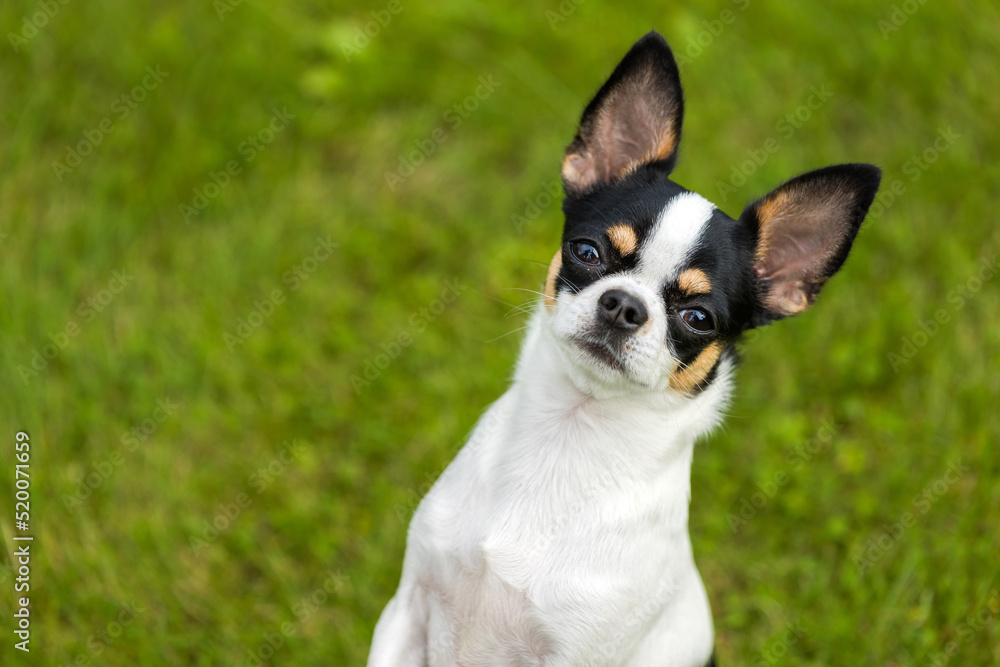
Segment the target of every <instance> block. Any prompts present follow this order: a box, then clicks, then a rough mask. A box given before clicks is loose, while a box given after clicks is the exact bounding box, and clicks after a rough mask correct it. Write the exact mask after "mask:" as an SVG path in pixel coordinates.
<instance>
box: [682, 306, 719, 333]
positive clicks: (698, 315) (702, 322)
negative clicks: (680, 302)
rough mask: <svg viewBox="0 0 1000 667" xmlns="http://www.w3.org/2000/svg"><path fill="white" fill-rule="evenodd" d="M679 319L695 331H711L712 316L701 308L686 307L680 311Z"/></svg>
mask: <svg viewBox="0 0 1000 667" xmlns="http://www.w3.org/2000/svg"><path fill="white" fill-rule="evenodd" d="M680 316H681V320H682V321H683V322H684V324H686V325H687V327H688V329H690V330H691V331H694V332H695V333H710V332H711V331H713V325H712V316H711V315H709V314H708V313H706V312H705V311H704V310H702V309H701V308H686V309H684V310H682V311H681V312H680Z"/></svg>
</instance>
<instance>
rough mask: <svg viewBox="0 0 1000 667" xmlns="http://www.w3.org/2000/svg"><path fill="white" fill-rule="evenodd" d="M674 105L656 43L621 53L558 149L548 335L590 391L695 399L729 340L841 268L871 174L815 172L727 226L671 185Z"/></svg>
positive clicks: (676, 138) (869, 169) (676, 129)
mask: <svg viewBox="0 0 1000 667" xmlns="http://www.w3.org/2000/svg"><path fill="white" fill-rule="evenodd" d="M682 116H683V98H682V95H681V87H680V79H679V77H678V72H677V65H676V63H675V62H674V59H673V55H672V54H671V52H670V49H669V47H668V46H667V44H666V42H665V41H664V40H663V38H662V37H660V36H659V35H658V34H656V33H650V34H649V35H646V36H645V37H643V38H642V39H641V40H640V41H639V42H637V43H636V44H635V46H633V47H632V49H631V50H630V51H629V53H628V54H627V55H626V56H625V58H624V59H623V60H622V62H621V63H620V64H619V65H618V67H617V68H616V69H615V71H614V73H613V74H612V75H611V78H610V79H609V80H608V81H607V83H605V84H604V86H603V87H602V88H601V89H600V91H599V92H598V93H597V95H596V96H595V98H594V99H593V100H592V101H591V103H590V104H589V105H588V106H587V108H586V110H585V111H584V114H583V118H582V120H581V123H580V129H579V132H578V134H577V136H576V138H575V139H574V140H573V143H571V144H570V146H569V148H568V149H567V150H566V156H565V158H564V160H563V169H562V178H563V185H564V187H565V190H566V200H565V202H564V204H563V211H564V213H565V216H566V224H565V228H564V230H563V243H562V246H561V248H560V250H559V251H558V252H557V253H556V256H555V258H554V259H553V261H552V264H551V266H550V268H549V276H548V280H547V281H546V287H545V303H546V308H547V309H548V310H549V312H550V322H551V331H552V333H553V334H554V336H555V338H556V340H557V341H558V342H559V345H560V347H561V348H562V350H563V351H564V352H565V353H566V356H567V358H568V359H569V360H570V363H571V364H572V365H573V368H574V370H575V371H577V372H578V373H579V374H581V375H582V376H583V377H585V378H586V379H587V381H588V382H589V383H597V384H598V385H603V386H608V387H622V388H628V387H634V386H639V387H643V388H646V389H650V390H654V391H660V390H664V391H672V392H675V393H677V394H679V395H682V396H693V395H696V394H697V393H699V392H700V391H702V390H703V389H705V388H706V387H707V386H709V385H710V384H711V382H712V380H713V379H714V377H715V373H716V370H717V369H718V368H719V365H720V363H721V362H722V360H723V359H724V358H725V357H726V356H728V355H730V354H733V352H732V345H733V343H734V341H735V340H736V339H737V338H738V336H739V335H740V334H741V333H742V332H744V331H746V330H747V329H750V328H752V327H755V326H759V325H762V324H765V323H767V322H770V321H772V320H775V319H780V318H782V317H787V316H790V315H794V314H796V313H799V312H802V311H803V310H805V309H806V308H808V307H809V306H810V305H812V303H813V301H814V300H815V298H816V295H817V294H818V293H819V290H820V288H821V287H822V286H823V284H824V283H825V282H826V280H827V279H829V278H830V276H832V275H833V274H834V273H835V272H836V271H837V270H838V269H839V268H840V266H841V265H842V264H843V262H844V260H845V259H846V258H847V253H848V252H849V250H850V248H851V244H852V242H853V241H854V237H855V235H856V234H857V230H858V228H859V226H860V225H861V222H862V220H863V219H864V216H865V214H866V213H867V211H868V207H869V206H870V205H871V203H872V200H873V199H874V197H875V193H876V191H877V190H878V184H879V180H880V172H879V170H878V169H877V168H875V167H873V166H871V165H864V164H848V165H840V166H836V167H827V168H826V169H820V170H817V171H813V172H810V173H807V174H804V175H802V176H799V177H797V178H794V179H792V180H791V181H789V182H787V183H785V184H784V185H782V186H781V187H779V188H777V189H776V190H774V191H773V192H771V193H770V194H768V195H767V196H765V197H763V198H762V199H760V200H759V201H757V202H755V203H753V204H751V205H749V206H748V207H747V208H746V210H745V211H744V212H743V214H742V215H741V216H740V218H739V219H737V220H734V219H733V218H730V217H729V216H727V215H726V214H725V213H723V212H722V211H720V210H719V209H718V208H716V207H715V206H714V205H713V204H712V203H710V202H709V201H707V200H706V199H705V198H703V197H701V196H700V195H698V194H697V193H694V192H690V191H688V190H686V189H684V188H683V187H681V186H680V185H678V184H676V183H674V182H673V181H671V180H670V178H669V175H670V172H671V170H672V169H673V166H674V164H675V162H676V158H677V147H678V145H679V143H680V135H681V120H682Z"/></svg>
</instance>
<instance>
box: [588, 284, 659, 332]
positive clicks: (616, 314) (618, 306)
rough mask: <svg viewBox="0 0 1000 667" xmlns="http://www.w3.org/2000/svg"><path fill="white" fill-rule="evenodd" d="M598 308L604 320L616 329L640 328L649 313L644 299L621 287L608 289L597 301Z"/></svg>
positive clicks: (629, 329) (630, 329)
mask: <svg viewBox="0 0 1000 667" xmlns="http://www.w3.org/2000/svg"><path fill="white" fill-rule="evenodd" d="M597 310H598V312H599V313H600V315H601V317H603V318H604V321H605V322H607V323H608V324H610V325H611V326H613V327H615V328H616V329H625V330H627V331H632V330H633V329H638V328H639V327H641V326H642V325H643V324H645V323H646V320H648V319H649V315H648V314H647V313H646V306H644V305H643V304H642V301H640V300H639V299H637V298H635V297H634V296H632V295H631V294H629V293H628V292H623V291H622V290H620V289H612V290H608V291H607V292H605V293H604V294H602V295H601V298H600V299H599V300H598V301H597Z"/></svg>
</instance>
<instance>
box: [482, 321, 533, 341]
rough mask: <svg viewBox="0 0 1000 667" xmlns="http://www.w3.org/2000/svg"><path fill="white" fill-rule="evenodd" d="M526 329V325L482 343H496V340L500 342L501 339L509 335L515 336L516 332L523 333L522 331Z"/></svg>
mask: <svg viewBox="0 0 1000 667" xmlns="http://www.w3.org/2000/svg"><path fill="white" fill-rule="evenodd" d="M527 328H528V325H527V324H526V325H524V326H523V327H518V328H516V329H514V330H513V331H508V332H507V333H505V334H500V335H499V336H497V337H496V338H491V339H490V340H487V341H484V343H495V342H497V341H498V340H500V339H501V338H506V337H507V336H509V335H511V334H516V333H517V332H519V331H524V330H525V329H527Z"/></svg>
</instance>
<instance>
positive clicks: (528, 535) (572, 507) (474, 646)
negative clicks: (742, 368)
mask: <svg viewBox="0 0 1000 667" xmlns="http://www.w3.org/2000/svg"><path fill="white" fill-rule="evenodd" d="M683 111H684V102H683V98H682V96H681V84H680V78H679V75H678V71H677V64H676V62H675V60H674V57H673V54H672V53H671V51H670V48H669V47H668V46H667V43H666V41H664V39H663V38H662V37H661V36H660V35H659V34H657V33H655V32H651V33H649V34H648V35H646V36H645V37H643V38H642V39H640V40H639V41H638V42H637V43H636V44H635V45H634V46H633V47H632V49H631V50H630V51H629V52H628V54H626V56H625V58H624V59H623V60H622V61H621V63H620V64H619V65H618V66H617V68H616V69H615V70H614V72H613V73H612V74H611V78H610V79H608V81H607V82H606V83H605V84H604V85H603V86H602V87H601V89H600V90H599V91H598V92H597V95H596V96H595V97H594V99H593V100H592V101H591V102H590V104H588V105H587V108H586V109H585V110H584V112H583V117H582V119H581V121H580V127H579V130H578V133H577V135H576V137H575V138H574V139H573V142H572V143H571V144H570V145H569V148H568V149H567V150H566V153H565V157H564V158H563V162H562V181H563V185H564V189H565V192H566V198H565V200H564V202H563V212H564V214H565V227H564V229H563V235H562V244H561V246H560V248H559V250H558V251H557V252H556V254H555V257H554V258H553V260H552V263H551V266H550V267H549V271H548V278H547V280H546V282H545V291H544V298H543V299H542V302H541V303H540V304H539V307H538V309H537V311H536V312H535V313H534V315H533V317H532V319H531V324H530V327H529V331H528V334H527V337H526V340H525V341H524V348H523V350H522V352H521V356H520V360H519V361H518V364H517V369H516V371H515V374H514V381H513V384H512V386H511V387H510V389H509V390H508V391H507V392H506V393H505V394H504V395H503V396H502V397H501V398H500V399H499V400H498V401H497V402H496V403H494V404H493V405H492V406H491V407H490V408H489V409H488V410H487V411H486V413H485V414H484V416H483V417H482V418H481V420H480V421H479V423H478V424H477V425H476V427H475V429H474V430H473V432H472V435H471V437H470V440H469V442H468V443H467V444H466V445H465V446H464V447H463V448H462V450H461V452H460V453H459V454H458V455H457V457H456V458H455V460H454V461H453V462H452V463H451V464H450V465H449V466H448V468H447V469H446V470H445V472H444V473H443V474H442V476H441V478H440V479H438V481H437V482H436V483H435V485H434V486H433V488H432V489H431V490H430V492H428V493H427V495H426V496H425V497H424V499H423V501H422V502H421V503H420V506H419V508H418V509H417V511H416V513H415V514H414V516H413V520H412V522H411V524H410V530H409V536H408V542H407V548H406V556H405V560H404V562H403V572H402V577H401V581H400V584H399V589H398V590H397V591H396V594H395V596H394V597H393V598H392V600H390V602H389V604H388V606H387V607H386V608H385V610H384V612H383V613H382V616H381V618H380V620H379V622H378V625H377V627H376V629H375V637H374V641H373V645H372V650H371V654H370V657H369V662H368V664H369V665H370V666H372V667H403V666H412V667H425V666H426V667H435V666H438V665H463V666H468V667H472V666H476V665H483V666H485V665H497V666H499V665H545V666H546V667H557V666H574V667H577V666H580V665H635V666H641V667H651V666H656V665H676V666H678V667H695V666H697V667H703V666H704V665H708V664H712V663H713V643H714V630H713V626H712V616H711V612H710V610H709V603H708V596H707V595H706V593H705V587H704V585H703V583H702V580H701V577H700V576H699V574H698V569H697V567H696V566H695V562H694V557H693V555H692V550H691V540H690V538H689V536H688V529H687V524H688V502H689V499H690V496H691V483H690V473H691V457H692V454H693V451H694V444H695V441H696V440H697V439H698V438H699V436H702V435H704V434H705V433H707V432H708V431H710V430H711V429H712V428H713V427H714V426H716V425H717V424H718V423H719V422H720V420H721V416H722V411H723V409H724V407H725V406H726V403H727V400H728V399H729V395H730V392H731V391H732V383H733V373H734V367H735V364H736V351H735V347H734V346H735V344H736V342H737V339H738V338H739V336H740V334H741V333H742V332H744V331H746V330H748V329H750V328H753V327H758V326H761V325H764V324H767V323H769V322H771V321H773V320H777V319H781V318H784V317H788V316H790V315H795V314H797V313H801V312H802V311H804V310H806V309H807V308H809V306H811V305H812V304H813V302H814V301H815V300H816V296H817V294H818V293H819V291H820V288H821V287H822V286H823V284H824V283H825V282H826V281H827V280H828V279H829V278H830V277H831V276H832V275H833V274H834V273H835V272H836V271H837V270H838V269H840V267H841V265H842V264H843V263H844V260H845V259H846V258H847V254H848V251H849V250H850V248H851V244H852V243H853V241H854V238H855V235H856V234H857V232H858V228H859V227H860V225H861V222H862V220H863V219H864V217H865V214H866V213H867V211H868V207H869V206H870V205H871V203H872V200H873V199H874V197H875V193H876V191H877V190H878V185H879V180H880V178H881V172H880V171H879V170H878V169H877V168H875V167H873V166H871V165H868V164H844V165H839V166H834V167H827V168H824V169H819V170H817V171H812V172H809V173H806V174H803V175H801V176H798V177H796V178H793V179H792V180H790V181H788V182H787V183H785V184H784V185H782V186H780V187H779V188H777V189H775V190H774V191H772V192H771V193H769V194H767V195H766V196H764V197H763V198H762V199H760V200H758V201H756V202H754V203H752V204H750V205H749V206H747V207H746V209H745V210H744V211H743V213H742V215H740V217H739V218H738V219H733V218H730V217H729V216H727V215H726V214H725V213H723V212H722V211H720V210H719V209H718V208H716V207H715V206H714V205H713V204H711V203H710V202H709V201H708V200H706V199H705V198H704V197H702V196H701V195H699V194H697V193H695V192H691V191H689V190H686V189H685V188H683V187H682V186H680V185H678V184H677V183H675V182H674V181H672V180H670V173H671V171H672V169H673V167H674V164H675V162H676V160H677V148H678V146H679V144H680V138H681V118H682V116H683Z"/></svg>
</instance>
